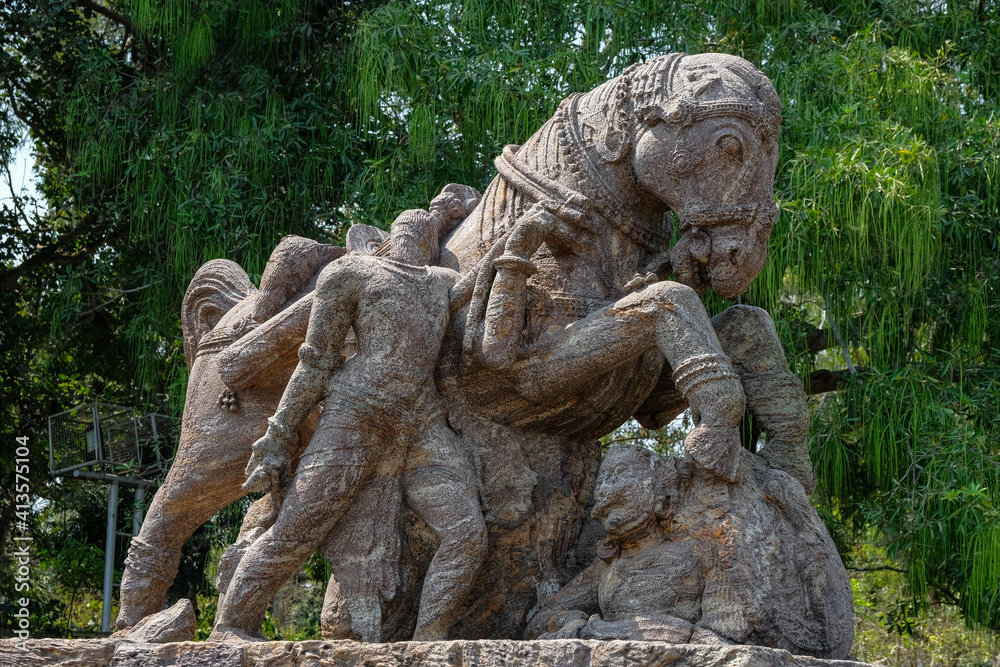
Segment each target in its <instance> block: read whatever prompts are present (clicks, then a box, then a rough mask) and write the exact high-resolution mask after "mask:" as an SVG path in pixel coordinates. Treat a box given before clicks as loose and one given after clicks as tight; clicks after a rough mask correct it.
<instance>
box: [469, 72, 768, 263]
mask: <svg viewBox="0 0 1000 667" xmlns="http://www.w3.org/2000/svg"><path fill="white" fill-rule="evenodd" d="M701 61H705V62H701ZM688 65H690V67H688ZM781 109H782V105H781V101H780V100H779V99H778V95H777V93H776V92H775V90H774V87H773V86H772V85H771V82H770V81H769V80H768V79H767V77H766V76H764V75H763V74H762V73H761V72H760V71H759V70H758V69H757V68H756V67H754V66H753V65H752V64H750V63H749V62H747V61H746V60H744V59H742V58H739V57H738V56H732V55H728V54H708V55H706V56H689V55H687V54H685V53H671V54H668V55H664V56H660V57H658V58H654V59H652V60H649V61H647V62H645V63H641V64H635V65H632V66H630V67H629V68H628V69H626V70H625V72H623V73H622V74H621V75H619V76H617V77H615V78H613V79H610V80H608V81H606V82H605V83H603V84H601V85H600V86H598V87H596V88H594V89H593V90H591V91H590V92H587V93H574V94H573V95H571V96H569V97H568V98H566V99H565V100H563V101H562V103H560V105H559V108H558V109H557V110H556V112H555V113H554V114H553V116H552V117H551V118H550V119H549V120H548V121H547V122H546V123H545V124H544V125H542V127H541V128H539V130H538V131H537V132H535V134H534V135H532V136H531V138H530V139H528V140H527V141H526V142H525V143H524V144H523V145H522V146H519V147H518V146H512V147H509V148H510V149H513V150H507V151H505V152H504V155H501V156H500V157H498V158H497V166H498V171H499V172H500V174H499V176H498V177H497V178H495V179H494V180H493V182H492V183H491V184H490V186H489V188H488V189H487V190H486V192H485V193H484V196H483V200H482V201H483V204H482V205H480V206H479V207H478V208H477V209H476V210H475V211H474V212H473V213H472V215H471V216H470V219H469V220H467V221H466V224H472V225H477V226H478V229H479V238H480V251H481V252H482V253H484V254H485V253H486V252H487V251H488V250H489V248H490V247H491V246H492V245H493V244H494V242H495V240H496V239H497V238H498V237H500V236H502V235H503V234H504V233H505V232H507V231H508V230H509V229H510V227H511V226H512V225H513V224H514V223H515V222H516V220H517V219H518V218H519V217H520V216H521V215H522V214H523V213H524V211H525V210H527V208H529V207H530V206H531V205H532V204H534V203H535V202H537V201H539V197H540V196H541V195H540V194H539V192H538V188H532V187H530V186H528V187H525V184H524V180H525V179H524V178H522V179H520V181H521V182H517V180H518V179H514V178H511V175H510V171H511V169H513V170H514V171H517V172H520V174H522V175H523V176H525V178H527V179H528V180H531V181H534V182H535V183H536V184H537V183H539V182H548V183H549V185H550V187H549V189H550V190H557V189H559V188H558V186H557V187H556V188H553V187H551V183H552V182H553V179H552V178H549V177H548V175H551V174H565V173H566V172H569V173H571V174H572V175H574V176H575V177H576V179H575V180H576V181H577V182H578V183H579V190H580V192H579V194H580V195H582V198H581V199H582V200H584V201H585V203H586V204H587V205H589V206H591V207H592V208H593V207H597V208H598V209H599V208H601V206H602V204H603V205H604V206H605V207H607V208H609V209H610V210H611V212H612V215H610V216H605V217H609V218H610V221H612V222H614V220H615V219H616V218H618V217H619V216H618V215H617V214H618V213H620V208H619V207H618V206H617V202H615V201H614V192H610V191H609V187H608V186H607V184H604V183H600V182H595V181H600V176H599V172H600V169H595V168H593V167H596V166H598V165H593V166H591V168H588V165H587V164H585V163H587V162H591V163H593V162H594V161H595V158H596V160H597V161H599V162H602V163H607V164H614V163H617V162H619V161H621V160H622V159H623V158H625V157H626V156H627V155H628V153H629V150H630V148H631V146H632V145H633V143H634V137H635V132H636V128H637V127H638V126H639V125H640V124H645V125H650V124H652V123H656V122H668V123H673V124H677V125H679V126H686V125H690V124H692V123H694V122H697V121H699V120H702V119H704V118H709V117H712V116H721V115H725V116H735V117H738V118H741V119H743V120H745V121H748V122H749V123H750V124H751V125H752V126H753V127H754V128H755V129H756V130H757V131H758V132H760V133H762V134H764V135H768V136H774V135H776V134H777V129H778V125H779V124H780V122H781ZM505 167H506V169H505ZM505 172H506V173H505ZM555 180H556V181H557V182H561V183H563V184H565V182H566V181H567V180H573V179H567V178H557V179H555ZM562 187H563V188H565V185H563V186H562ZM550 194H552V195H554V199H555V200H556V203H557V204H559V203H562V202H559V201H558V199H559V198H560V197H561V198H562V199H563V200H566V199H568V195H566V194H565V193H560V192H551V193H550ZM556 214H557V215H558V212H557V213H556ZM623 224H625V225H626V226H628V223H627V221H624V222H623ZM623 231H625V232H626V233H628V234H629V235H630V236H633V238H635V239H636V240H637V241H639V242H640V243H644V244H646V245H650V246H659V245H662V244H663V243H664V234H660V233H657V231H656V230H649V229H648V228H647V229H637V228H633V229H624V230H623Z"/></svg>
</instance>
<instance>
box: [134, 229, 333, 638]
mask: <svg viewBox="0 0 1000 667" xmlns="http://www.w3.org/2000/svg"><path fill="white" fill-rule="evenodd" d="M344 252H345V249H344V248H336V247H334V246H330V245H326V244H323V243H317V242H316V241H313V240H310V239H305V238H302V237H300V236H286V237H285V238H284V239H282V240H281V242H280V243H279V244H278V246H277V247H276V248H275V249H274V251H273V252H272V253H271V257H270V258H269V259H268V262H267V265H266V267H265V268H264V273H263V275H262V276H261V281H260V289H259V290H258V289H256V288H254V286H253V283H251V282H250V279H249V277H247V274H246V272H245V271H244V270H243V269H242V268H240V266H239V265H238V264H236V263H235V262H231V261H229V260H223V259H217V260H213V261H211V262H208V263H207V264H205V265H204V266H202V267H201V269H199V270H198V273H197V274H196V275H195V277H194V278H193V279H192V280H191V285H190V287H189V288H188V290H187V293H186V294H185V296H184V305H183V308H182V311H181V322H182V326H183V329H184V356H185V357H186V358H187V363H188V367H189V368H190V370H191V373H190V377H189V379H188V386H187V396H186V399H185V402H184V419H183V422H182V424H181V435H180V443H179V445H178V449H177V453H176V455H175V457H174V461H173V464H172V465H171V468H170V473H169V474H168V475H167V478H166V480H165V481H164V483H163V486H161V487H160V489H159V490H158V491H157V492H156V496H155V497H154V498H153V502H152V504H151V505H150V507H149V511H148V512H147V513H146V517H145V520H144V521H143V524H142V529H141V530H140V532H139V535H138V536H136V537H134V538H132V542H131V544H130V546H129V551H128V557H127V558H126V559H125V571H124V573H123V574H122V582H121V596H120V605H121V606H120V611H119V614H118V618H117V622H116V625H117V627H118V630H119V631H127V630H128V629H129V628H131V627H133V626H134V625H135V624H136V623H138V622H139V621H141V620H142V619H143V618H145V617H146V616H148V615H150V614H155V613H157V612H159V611H160V609H161V608H162V607H163V603H164V600H165V599H166V596H167V590H168V589H169V588H170V585H171V583H172V582H173V580H174V577H175V576H176V574H177V569H178V565H179V563H180V560H181V547H182V546H183V545H184V542H186V541H187V539H188V538H189V537H191V535H192V534H193V533H194V531H195V530H196V529H197V528H198V527H199V526H200V525H201V524H203V523H204V522H206V521H208V520H209V518H211V516H212V515H213V514H215V513H216V512H218V511H219V510H221V509H222V508H224V507H225V506H226V505H228V504H230V503H232V502H235V501H236V500H238V499H239V498H241V497H242V496H244V495H245V494H246V492H245V491H244V490H243V489H242V488H240V485H241V484H242V483H243V481H244V480H245V478H244V476H243V466H244V464H245V462H246V459H247V456H248V455H249V454H250V445H251V444H252V443H253V442H254V441H255V440H256V439H257V438H259V437H260V435H261V434H262V433H263V432H264V427H265V426H266V424H265V423H264V417H263V416H264V415H268V414H272V413H273V412H274V409H275V407H277V404H278V399H279V398H280V396H281V391H282V388H283V387H284V386H285V384H286V383H287V382H288V378H289V377H290V376H291V374H292V371H293V369H294V368H295V364H294V362H291V363H290V359H291V360H294V353H293V354H287V353H282V354H275V355H273V359H272V363H271V365H270V366H269V368H268V373H267V374H266V375H263V376H261V378H260V380H261V381H260V382H258V383H256V384H254V385H253V386H248V387H246V389H245V390H241V391H239V392H233V391H231V390H230V389H229V388H228V387H227V386H226V385H225V384H223V382H222V379H221V378H220V376H219V359H220V356H221V353H222V352H223V351H224V350H225V349H226V347H227V346H229V345H232V344H233V342H235V341H239V340H240V339H242V338H244V337H246V336H248V335H252V333H253V331H254V330H255V329H256V328H257V327H258V325H259V324H260V323H261V322H264V321H266V320H268V319H270V318H271V317H272V316H273V315H275V314H276V313H278V312H279V311H281V310H282V309H283V308H284V307H285V306H286V305H288V304H289V303H292V302H297V303H300V304H301V302H302V299H301V297H302V296H303V295H304V294H305V293H308V292H309V291H310V290H311V289H312V286H313V284H315V281H316V275H317V273H318V272H319V270H320V269H321V268H322V267H323V266H325V265H326V264H328V263H329V262H331V261H333V260H334V259H336V258H337V257H340V256H341V255H343V254H344ZM307 312H308V311H307ZM303 328H304V327H303ZM293 335H294V334H293ZM299 335H301V334H299ZM314 421H315V415H313V417H311V418H310V419H307V420H304V422H303V423H302V425H301V428H302V429H303V435H304V437H305V439H306V440H308V437H309V435H310V434H311V433H312V426H313V424H314ZM291 454H292V456H293V458H296V457H297V455H298V452H297V451H294V452H291ZM263 504H265V503H262V505H263Z"/></svg>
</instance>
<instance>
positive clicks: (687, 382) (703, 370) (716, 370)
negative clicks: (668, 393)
mask: <svg viewBox="0 0 1000 667" xmlns="http://www.w3.org/2000/svg"><path fill="white" fill-rule="evenodd" d="M673 378H674V386H675V387H677V391H679V392H681V395H682V396H687V393H688V392H689V391H691V389H693V388H694V387H696V386H697V385H699V384H702V383H704V382H708V381H713V380H724V379H736V380H739V376H738V375H737V374H736V373H735V372H734V371H733V365H732V363H730V361H729V357H727V356H726V355H724V354H702V355H698V356H696V357H691V358H690V359H688V360H687V361H685V362H683V363H682V364H681V365H680V366H678V367H677V368H676V369H675V370H674V374H673Z"/></svg>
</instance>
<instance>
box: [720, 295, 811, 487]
mask: <svg viewBox="0 0 1000 667" xmlns="http://www.w3.org/2000/svg"><path fill="white" fill-rule="evenodd" d="M712 325H713V326H714V327H715V331H716V333H718V335H719V340H720V341H721V343H722V348H723V349H724V350H725V351H726V354H728V355H729V357H730V358H731V359H732V361H733V367H734V368H735V369H736V372H737V373H739V376H740V379H741V381H742V382H743V391H744V392H745V394H746V398H747V408H748V409H749V410H750V413H751V414H752V415H753V416H754V417H756V418H757V419H758V420H759V422H760V425H761V428H762V429H763V430H764V431H765V432H766V433H767V443H766V444H765V445H764V447H763V448H761V450H760V452H759V454H760V456H762V457H763V458H764V460H765V461H767V464H768V465H769V466H771V467H772V468H776V469H778V470H783V471H785V472H787V473H788V474H790V475H791V476H792V477H794V478H795V479H797V480H799V482H801V483H802V487H803V488H804V489H805V490H806V493H812V491H813V487H814V485H815V479H814V477H813V470H812V463H811V462H810V460H809V446H808V438H809V408H808V405H807V404H806V393H805V390H803V388H802V382H800V381H799V379H798V378H797V377H796V376H795V375H793V374H792V371H791V369H789V367H788V361H787V360H786V359H785V352H784V350H783V349H782V347H781V341H780V340H779V339H778V332H777V331H775V329H774V322H773V321H772V320H771V316H770V315H768V314H767V311H765V310H761V309H760V308H755V307H753V306H742V305H741V306H733V307H731V308H728V309H726V310H725V311H723V312H722V313H720V314H719V315H717V316H716V317H715V318H713V319H712Z"/></svg>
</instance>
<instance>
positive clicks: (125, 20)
mask: <svg viewBox="0 0 1000 667" xmlns="http://www.w3.org/2000/svg"><path fill="white" fill-rule="evenodd" d="M76 6H77V7H79V8H80V9H89V10H90V11H92V12H94V13H95V14H100V15H101V16H103V17H104V18H106V19H110V20H112V21H114V22H115V23H117V24H119V25H121V26H123V27H124V28H125V29H126V30H128V31H129V32H130V33H133V34H135V24H134V23H132V20H131V19H130V18H129V17H127V16H123V15H121V14H119V13H118V12H116V11H115V10H113V9H111V8H110V7H103V6H101V5H99V4H97V3H96V2H91V0H76Z"/></svg>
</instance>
